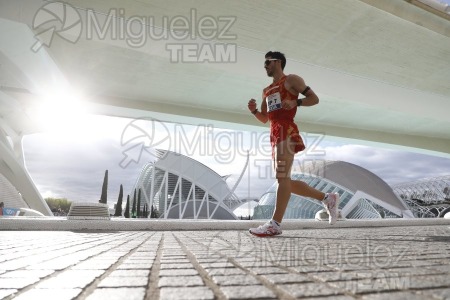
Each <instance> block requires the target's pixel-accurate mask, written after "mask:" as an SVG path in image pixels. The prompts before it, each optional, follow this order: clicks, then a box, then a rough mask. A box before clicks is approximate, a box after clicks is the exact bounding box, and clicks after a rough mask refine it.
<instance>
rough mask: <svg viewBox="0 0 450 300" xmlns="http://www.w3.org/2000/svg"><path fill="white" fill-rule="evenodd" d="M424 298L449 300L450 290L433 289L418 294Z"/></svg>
mask: <svg viewBox="0 0 450 300" xmlns="http://www.w3.org/2000/svg"><path fill="white" fill-rule="evenodd" d="M419 293H420V294H421V295H423V296H424V297H427V299H428V298H431V297H434V298H437V299H450V288H444V289H434V290H425V291H420V292H419Z"/></svg>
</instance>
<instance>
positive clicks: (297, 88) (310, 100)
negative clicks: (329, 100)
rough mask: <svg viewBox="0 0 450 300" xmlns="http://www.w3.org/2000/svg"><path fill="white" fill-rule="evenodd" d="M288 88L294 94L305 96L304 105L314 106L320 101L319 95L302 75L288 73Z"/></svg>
mask: <svg viewBox="0 0 450 300" xmlns="http://www.w3.org/2000/svg"><path fill="white" fill-rule="evenodd" d="M286 88H287V89H288V90H289V92H291V93H292V94H303V95H304V96H305V98H303V99H302V106H313V105H316V104H318V103H319V97H317V95H316V93H314V91H313V90H312V89H311V88H308V86H307V85H306V83H305V81H304V80H303V78H301V77H300V76H297V75H294V74H291V75H288V76H287V78H286ZM296 105H297V104H295V106H296Z"/></svg>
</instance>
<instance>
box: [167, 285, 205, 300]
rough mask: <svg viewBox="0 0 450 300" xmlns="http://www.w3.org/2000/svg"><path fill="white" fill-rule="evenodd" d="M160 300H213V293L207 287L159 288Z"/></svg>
mask: <svg viewBox="0 0 450 300" xmlns="http://www.w3.org/2000/svg"><path fill="white" fill-rule="evenodd" d="M159 299H160V300H201V299H203V300H213V299H214V293H213V292H212V291H211V290H210V289H209V288H208V287H176V288H172V287H165V288H161V290H160V294H159Z"/></svg>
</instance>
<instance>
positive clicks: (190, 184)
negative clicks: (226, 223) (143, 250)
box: [134, 150, 247, 220]
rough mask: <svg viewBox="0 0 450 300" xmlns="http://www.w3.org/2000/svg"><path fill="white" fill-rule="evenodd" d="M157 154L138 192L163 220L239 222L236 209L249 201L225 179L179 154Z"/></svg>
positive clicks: (139, 183) (162, 151) (139, 179)
mask: <svg viewBox="0 0 450 300" xmlns="http://www.w3.org/2000/svg"><path fill="white" fill-rule="evenodd" d="M157 155H158V158H159V159H158V160H157V161H156V162H153V163H148V164H147V165H145V166H144V168H143V169H142V171H141V173H140V176H139V178H138V180H137V182H136V184H135V187H134V189H136V190H139V189H140V190H141V195H142V196H143V197H144V199H145V202H146V203H147V205H148V207H150V208H153V209H156V210H157V211H158V213H159V217H160V218H163V219H225V220H231V219H236V216H235V215H234V213H233V210H234V209H235V208H237V207H238V206H240V205H241V204H243V203H245V202H244V201H242V200H240V199H239V198H238V197H237V196H236V195H235V194H234V192H233V189H230V188H229V187H228V184H227V183H226V181H225V178H224V177H222V176H220V175H219V174H217V173H216V172H215V171H213V170H211V169H210V168H208V167H207V166H205V165H203V164H201V163H200V162H198V161H196V160H194V159H192V158H190V157H187V156H184V155H181V154H178V153H175V152H171V151H166V150H157ZM246 166H247V165H246ZM245 168H246V167H244V170H245ZM241 177H242V176H241ZM238 183H239V180H238V182H237V183H236V185H235V186H237V184H238Z"/></svg>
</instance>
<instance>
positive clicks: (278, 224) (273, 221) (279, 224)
mask: <svg viewBox="0 0 450 300" xmlns="http://www.w3.org/2000/svg"><path fill="white" fill-rule="evenodd" d="M270 221H271V222H272V224H275V226H277V227H280V226H281V223H278V222H277V221H275V220H274V219H272V220H270Z"/></svg>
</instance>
